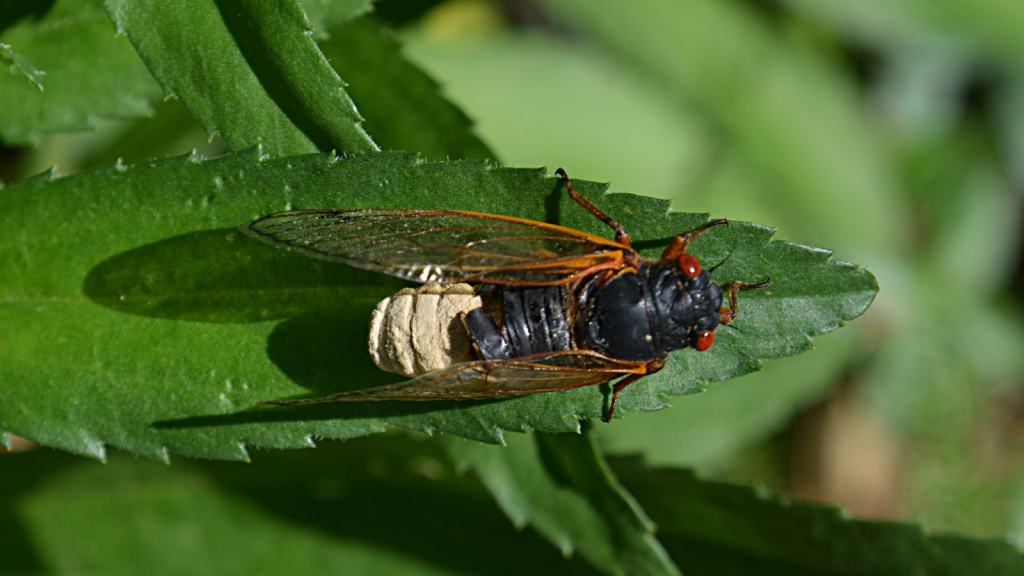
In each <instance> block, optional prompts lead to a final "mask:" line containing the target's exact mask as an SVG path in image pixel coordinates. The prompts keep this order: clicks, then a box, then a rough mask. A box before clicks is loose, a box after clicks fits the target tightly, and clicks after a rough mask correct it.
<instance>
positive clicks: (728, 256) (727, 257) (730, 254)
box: [708, 248, 736, 273]
mask: <svg viewBox="0 0 1024 576" xmlns="http://www.w3.org/2000/svg"><path fill="white" fill-rule="evenodd" d="M735 251H736V249H735V248H733V249H732V250H729V254H727V255H726V256H725V258H723V259H722V261H721V262H719V263H718V264H715V265H714V266H712V267H711V268H708V272H709V273H710V272H714V271H715V270H717V269H718V267H719V266H721V265H722V264H725V262H726V260H728V259H729V258H732V253H733V252H735Z"/></svg>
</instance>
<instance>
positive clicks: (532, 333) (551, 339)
mask: <svg viewBox="0 0 1024 576" xmlns="http://www.w3.org/2000/svg"><path fill="white" fill-rule="evenodd" d="M565 296H566V291H565V288H564V287H562V286H544V287H531V288H518V287H511V288H509V287H506V288H503V289H501V290H500V292H499V293H498V297H499V298H500V299H501V319H502V323H503V326H502V327H501V328H498V326H497V324H495V322H494V320H493V319H492V318H491V317H490V315H488V314H487V313H486V312H485V311H484V310H483V309H478V310H473V311H472V312H470V313H469V314H467V315H466V327H467V328H468V329H469V332H470V334H471V335H472V337H473V340H474V342H475V343H476V345H477V348H478V349H479V350H480V353H481V355H482V356H483V357H484V359H486V360H504V359H508V358H519V357H521V356H529V355H531V354H541V353H544V352H557V351H560V350H571V349H572V338H571V336H572V335H571V334H570V333H569V322H568V320H567V319H566V313H565Z"/></svg>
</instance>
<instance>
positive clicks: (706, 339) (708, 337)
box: [693, 330, 715, 352]
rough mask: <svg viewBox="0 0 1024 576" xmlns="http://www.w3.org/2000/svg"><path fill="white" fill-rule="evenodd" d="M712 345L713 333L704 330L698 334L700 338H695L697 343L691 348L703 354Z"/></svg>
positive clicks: (713, 341)
mask: <svg viewBox="0 0 1024 576" xmlns="http://www.w3.org/2000/svg"><path fill="white" fill-rule="evenodd" d="M714 343H715V333H714V332H712V331H711V330H705V331H703V332H701V333H700V336H697V343H696V344H695V345H694V346H693V347H694V348H696V349H697V351H698V352H703V351H705V350H707V349H708V348H711V345H712V344H714Z"/></svg>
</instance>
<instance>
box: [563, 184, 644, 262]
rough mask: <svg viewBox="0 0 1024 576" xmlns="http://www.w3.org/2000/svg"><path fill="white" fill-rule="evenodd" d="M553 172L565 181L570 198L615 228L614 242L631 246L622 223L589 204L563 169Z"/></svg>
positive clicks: (627, 233)
mask: <svg viewBox="0 0 1024 576" xmlns="http://www.w3.org/2000/svg"><path fill="white" fill-rule="evenodd" d="M555 174H558V175H559V176H561V177H562V181H563V182H565V189H566V190H568V191H569V197H570V198H572V199H573V200H575V201H576V202H577V203H579V205H580V206H583V207H584V208H586V209H587V212H590V213H591V214H593V215H594V216H596V217H597V218H598V220H600V221H601V222H604V223H605V224H607V225H608V226H610V227H611V229H612V230H615V241H616V242H618V243H619V244H622V245H624V246H628V247H632V245H631V244H630V243H629V232H626V229H625V228H623V227H622V224H619V223H618V222H616V221H615V220H613V219H612V217H611V216H609V215H607V214H605V213H604V212H602V211H601V209H600V208H598V207H597V206H594V205H593V204H591V203H590V200H587V199H586V198H584V197H583V195H582V194H580V193H579V192H577V191H576V189H575V188H573V187H572V182H570V181H569V175H568V174H566V173H565V170H562V169H561V168H559V169H558V170H555Z"/></svg>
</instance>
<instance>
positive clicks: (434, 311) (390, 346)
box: [369, 284, 482, 377]
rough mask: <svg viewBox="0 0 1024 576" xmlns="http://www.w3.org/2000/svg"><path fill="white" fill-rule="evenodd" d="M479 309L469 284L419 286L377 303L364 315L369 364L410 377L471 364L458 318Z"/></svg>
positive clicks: (470, 348) (466, 338)
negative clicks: (367, 338) (369, 313)
mask: <svg viewBox="0 0 1024 576" xmlns="http://www.w3.org/2000/svg"><path fill="white" fill-rule="evenodd" d="M481 305H482V302H481V300H480V297H479V296H477V295H476V292H475V290H474V289H473V287H472V286H470V285H469V284H425V285H423V286H421V287H419V288H416V289H413V288H405V289H403V290H401V291H399V292H398V293H396V294H395V295H394V296H389V297H387V298H385V299H384V300H381V302H380V303H379V304H377V308H376V309H375V310H374V311H373V314H372V315H371V316H370V338H369V348H370V356H371V357H372V358H373V362H374V364H376V365H377V367H378V368H380V369H381V370H386V371H388V372H395V373H398V374H402V375H404V376H410V377H412V376H419V375H420V374H426V373H427V372H430V371H432V370H437V369H440V368H444V367H446V366H450V365H452V364H457V363H460V362H470V361H472V360H476V356H475V354H474V352H473V346H472V344H471V343H470V339H469V335H468V334H467V333H466V329H465V327H464V326H463V324H462V321H461V319H460V316H461V315H463V314H465V313H466V312H469V311H470V310H473V309H475V308H480V307H481Z"/></svg>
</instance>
